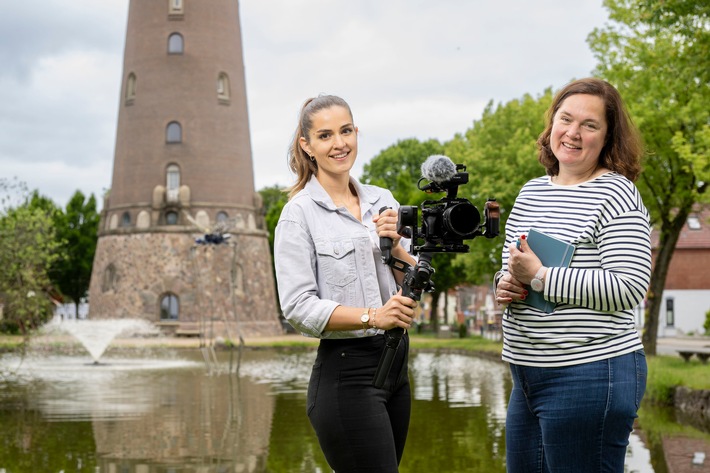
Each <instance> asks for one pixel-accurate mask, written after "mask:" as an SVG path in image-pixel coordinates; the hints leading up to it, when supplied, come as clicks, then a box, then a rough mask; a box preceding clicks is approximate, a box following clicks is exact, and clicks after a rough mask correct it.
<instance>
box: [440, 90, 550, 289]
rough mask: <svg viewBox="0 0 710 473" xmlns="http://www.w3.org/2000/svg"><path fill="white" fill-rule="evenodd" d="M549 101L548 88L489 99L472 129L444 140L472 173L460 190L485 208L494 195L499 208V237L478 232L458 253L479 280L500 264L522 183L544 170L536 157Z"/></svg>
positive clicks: (450, 150)
mask: <svg viewBox="0 0 710 473" xmlns="http://www.w3.org/2000/svg"><path fill="white" fill-rule="evenodd" d="M551 102H552V92H551V91H550V90H549V89H548V90H547V91H545V92H544V93H543V94H542V95H540V96H539V97H538V98H533V97H532V96H530V95H525V96H524V97H522V98H521V99H516V100H511V101H509V102H507V103H505V104H499V105H498V106H495V107H494V105H493V103H492V102H491V103H489V104H488V105H487V106H486V109H485V110H484V112H483V115H482V116H481V118H480V119H479V120H476V121H475V122H474V123H473V126H472V127H471V128H470V129H468V130H467V131H466V132H465V133H464V134H463V135H457V136H456V137H454V139H453V140H451V141H450V142H448V143H446V145H445V148H446V151H447V154H448V155H449V156H450V157H451V158H452V159H453V160H454V161H456V162H461V163H463V164H465V165H466V167H467V171H468V172H469V182H470V184H469V185H468V186H466V187H465V188H462V190H464V191H465V192H464V193H460V195H461V196H462V197H466V198H468V199H470V200H471V202H472V203H474V205H476V207H477V208H478V209H479V210H481V211H483V205H484V204H485V201H486V199H488V198H495V199H496V201H497V202H498V204H499V205H500V208H501V223H500V232H501V235H500V237H498V238H494V239H490V240H489V239H486V238H481V237H479V238H477V239H475V240H474V241H473V242H472V243H471V245H470V246H471V252H470V253H468V254H466V255H462V256H460V257H459V260H460V263H461V264H462V265H463V266H464V267H465V268H466V272H467V273H468V274H469V277H470V278H471V280H472V281H474V282H476V283H479V284H480V283H484V282H488V281H491V278H492V276H493V273H495V271H497V270H498V269H500V266H501V253H502V249H503V243H504V240H505V239H504V230H505V222H506V220H507V215H508V212H510V210H511V209H512V207H513V204H514V203H515V199H516V197H517V195H518V192H519V191H520V188H521V187H522V186H523V184H525V183H526V182H527V181H528V180H530V179H532V178H534V177H538V176H541V175H543V174H545V169H544V168H543V167H542V165H540V163H539V162H538V161H537V148H536V144H535V143H536V141H537V138H538V136H539V135H540V133H541V132H542V131H543V129H544V115H545V111H546V110H547V108H548V107H549V105H550V103H551Z"/></svg>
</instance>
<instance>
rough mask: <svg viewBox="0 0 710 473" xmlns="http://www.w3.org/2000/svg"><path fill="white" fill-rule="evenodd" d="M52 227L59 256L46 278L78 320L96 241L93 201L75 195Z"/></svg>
mask: <svg viewBox="0 0 710 473" xmlns="http://www.w3.org/2000/svg"><path fill="white" fill-rule="evenodd" d="M55 225H56V229H57V238H58V241H59V242H60V244H61V247H62V252H61V254H60V257H59V258H58V259H57V261H56V262H55V263H54V265H53V266H52V270H51V272H50V277H51V278H52V281H53V282H54V283H55V285H56V286H57V287H58V288H59V290H60V291H61V292H62V294H64V295H65V296H68V297H69V298H70V299H71V300H72V302H74V313H75V315H76V316H77V317H78V316H79V303H80V302H81V299H82V298H83V297H85V296H86V293H87V292H88V290H89V282H90V280H91V267H92V265H93V263H94V254H95V253H96V243H97V241H98V229H99V214H98V212H97V211H96V198H95V197H94V196H93V195H91V196H89V197H88V198H86V197H85V196H84V194H83V193H82V192H81V191H76V192H75V193H74V195H73V196H72V198H71V199H70V200H69V203H68V204H67V206H66V209H65V210H64V212H58V213H57V215H56V217H55Z"/></svg>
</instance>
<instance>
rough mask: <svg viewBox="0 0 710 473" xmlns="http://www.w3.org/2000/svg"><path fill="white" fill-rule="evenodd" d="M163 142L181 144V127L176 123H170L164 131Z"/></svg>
mask: <svg viewBox="0 0 710 473" xmlns="http://www.w3.org/2000/svg"><path fill="white" fill-rule="evenodd" d="M165 141H167V142H168V143H182V126H181V125H180V123H178V122H170V123H168V126H167V127H166V129H165Z"/></svg>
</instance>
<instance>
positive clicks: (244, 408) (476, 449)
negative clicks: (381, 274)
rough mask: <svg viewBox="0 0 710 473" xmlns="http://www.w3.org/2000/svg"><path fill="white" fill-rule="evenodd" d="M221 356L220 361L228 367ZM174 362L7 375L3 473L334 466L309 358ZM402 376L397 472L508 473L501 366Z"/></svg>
mask: <svg viewBox="0 0 710 473" xmlns="http://www.w3.org/2000/svg"><path fill="white" fill-rule="evenodd" d="M227 356H228V355H227V354H224V353H222V354H220V357H221V359H220V361H221V362H222V363H224V364H225V365H227V364H228V358H227ZM181 358H182V359H179V360H175V359H165V360H145V359H143V360H130V359H112V358H106V359H105V363H106V364H105V365H103V366H99V367H93V366H85V365H79V366H78V367H77V366H76V365H72V363H76V359H65V358H51V359H43V360H38V361H37V362H36V364H27V365H23V366H24V367H23V369H22V370H20V371H16V372H15V374H12V375H6V376H5V377H4V379H3V380H2V381H0V425H2V426H3V428H2V430H1V431H0V471H3V469H4V472H5V473H21V472H27V471H32V472H34V471H42V472H45V471H46V472H54V471H64V472H67V473H68V472H71V471H77V472H91V473H134V472H135V473H153V472H155V473H163V472H164V473H168V472H178V471H180V472H196V473H197V472H199V473H212V472H215V473H217V472H220V473H221V472H273V473H279V472H303V473H312V472H326V471H330V470H329V469H328V466H327V463H326V462H325V459H324V457H323V455H322V453H321V452H320V448H319V447H318V443H317V440H316V438H315V434H314V433H313V431H312V429H311V427H310V425H309V423H308V419H307V417H306V415H305V410H306V406H305V393H306V388H307V384H308V378H309V375H310V368H311V364H312V363H313V360H314V358H315V352H314V351H311V350H309V351H304V352H284V351H277V350H246V351H244V352H243V354H242V357H241V361H240V365H239V375H238V376H237V375H235V374H229V373H227V370H226V369H225V370H223V371H221V372H217V373H216V374H209V371H208V370H206V368H205V366H204V363H203V362H202V361H201V357H200V354H199V352H198V351H194V352H193V351H190V352H186V353H185V354H181ZM8 360H9V359H8V358H7V357H6V358H4V359H3V360H2V361H3V366H8ZM148 361H150V363H148ZM13 366H14V365H13ZM71 366H73V369H70V367H71ZM410 370H411V378H412V392H413V411H412V421H411V428H410V436H409V439H408V442H407V447H406V451H405V454H404V459H403V463H402V467H401V471H402V472H423V471H441V472H471V473H477V472H486V473H490V472H504V471H505V465H504V458H505V432H504V425H505V407H506V400H507V398H508V394H509V392H510V388H511V381H510V376H509V374H508V371H507V368H506V366H505V365H504V364H502V363H498V362H495V361H490V360H484V359H479V358H475V357H469V356H463V355H456V354H435V353H416V354H413V355H412V357H411V360H410ZM5 371H7V370H5ZM633 440H637V439H632V447H633V450H634V452H640V455H636V454H634V455H633V456H632V461H630V462H629V465H630V469H629V471H638V472H641V473H647V472H652V471H653V470H652V469H650V466H648V460H647V459H646V458H644V455H647V453H648V452H647V450H645V449H644V447H643V444H641V443H640V441H638V442H634V441H633ZM634 462H636V463H634ZM638 462H641V463H638ZM644 462H645V464H644ZM639 465H640V466H639Z"/></svg>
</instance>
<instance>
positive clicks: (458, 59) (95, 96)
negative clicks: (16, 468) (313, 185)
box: [0, 0, 608, 207]
mask: <svg viewBox="0 0 710 473" xmlns="http://www.w3.org/2000/svg"><path fill="white" fill-rule="evenodd" d="M141 1H158V0H141ZM186 1H194V2H196V3H199V2H202V1H209V0H186ZM128 4H129V0H0V12H2V13H0V177H5V178H12V177H15V176H16V177H17V178H18V179H19V180H20V181H23V182H25V183H26V184H27V186H28V187H29V188H30V189H39V191H40V193H41V194H43V195H45V196H48V197H50V198H52V199H53V200H54V201H55V202H56V203H57V204H58V205H60V206H62V207H64V206H65V205H66V203H67V202H68V200H69V198H70V197H71V195H72V194H73V193H74V192H75V191H76V190H77V189H78V190H81V191H82V192H84V193H85V194H87V195H88V194H94V195H96V197H97V198H98V199H99V205H101V198H100V196H102V195H103V193H104V191H105V190H106V189H108V188H110V187H111V173H112V166H113V153H114V144H115V138H116V121H117V117H118V104H119V96H120V86H121V84H120V81H121V76H122V70H121V68H122V62H123V47H124V42H125V38H124V36H125V31H126V20H127V15H128ZM240 14H241V22H242V39H243V44H244V60H245V66H246V82H247V98H248V102H249V117H250V128H251V137H252V153H253V160H254V181H255V186H256V189H257V190H258V189H261V188H263V187H266V186H270V185H274V184H280V185H289V184H292V181H293V176H292V175H291V174H290V172H289V170H288V168H287V164H286V151H287V148H288V144H289V141H290V139H291V135H292V133H293V130H294V128H295V124H296V119H297V116H298V112H299V109H300V106H301V104H302V103H303V101H304V100H305V99H306V98H307V97H311V96H314V95H317V94H319V93H331V94H336V95H340V96H342V97H343V98H345V99H346V100H347V101H348V102H349V103H350V105H351V108H352V110H353V114H354V118H355V124H356V125H357V126H358V127H359V129H360V135H359V139H360V141H359V157H358V163H357V164H356V167H355V169H354V174H355V176H357V177H359V176H360V174H361V172H362V165H363V164H364V163H366V162H367V161H369V160H370V159H371V158H372V157H373V156H375V155H377V154H378V153H379V152H380V151H381V150H383V149H385V148H387V147H388V146H390V145H392V144H395V143H396V142H397V141H398V140H402V139H407V138H418V139H420V140H426V139H429V138H436V139H439V140H441V141H446V140H449V139H451V138H452V137H453V136H454V135H455V134H456V133H462V132H464V131H465V130H466V129H468V128H470V127H471V125H472V123H473V121H474V120H477V119H479V118H480V117H481V113H482V111H483V108H484V107H485V105H486V104H487V103H488V102H489V101H490V100H493V101H494V102H495V103H505V102H507V101H509V100H513V99H517V98H520V97H522V96H523V95H524V94H526V93H529V94H531V95H533V96H538V95H539V94H541V93H542V92H543V91H544V90H545V89H546V88H547V87H552V88H553V89H554V90H557V89H559V88H560V87H562V86H563V85H564V84H566V83H567V82H568V81H569V80H571V79H574V78H580V77H586V76H588V75H590V73H591V71H592V69H593V68H594V66H595V64H596V61H595V59H594V57H593V56H592V53H591V51H590V49H589V47H588V45H587V42H586V38H587V35H588V34H589V33H591V32H592V30H593V29H594V28H598V27H603V26H604V24H605V22H607V21H608V15H607V10H606V9H604V8H603V6H602V0H584V1H583V0H576V1H570V0H536V1H534V2H533V1H530V0H506V1H500V0H436V1H432V0H426V1H424V0H349V1H346V0H242V1H241V2H240ZM511 132H512V130H511Z"/></svg>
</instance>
